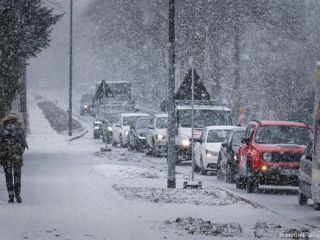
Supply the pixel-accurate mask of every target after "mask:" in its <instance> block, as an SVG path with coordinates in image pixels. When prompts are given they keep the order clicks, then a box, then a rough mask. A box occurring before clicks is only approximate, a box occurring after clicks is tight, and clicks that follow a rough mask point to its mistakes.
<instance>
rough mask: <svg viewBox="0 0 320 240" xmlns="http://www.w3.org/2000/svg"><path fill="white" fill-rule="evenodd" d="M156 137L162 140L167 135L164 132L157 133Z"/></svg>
mask: <svg viewBox="0 0 320 240" xmlns="http://www.w3.org/2000/svg"><path fill="white" fill-rule="evenodd" d="M156 138H157V139H158V140H162V139H165V138H166V136H164V135H163V134H157V135H156Z"/></svg>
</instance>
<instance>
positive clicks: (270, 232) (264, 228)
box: [254, 222, 311, 239]
mask: <svg viewBox="0 0 320 240" xmlns="http://www.w3.org/2000/svg"><path fill="white" fill-rule="evenodd" d="M254 237H255V238H266V237H267V238H271V239H276V238H286V239H310V237H311V231H310V229H308V228H304V227H300V228H299V229H297V228H286V227H283V226H281V225H277V224H272V223H266V222H257V223H256V225H255V226H254Z"/></svg>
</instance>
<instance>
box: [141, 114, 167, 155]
mask: <svg viewBox="0 0 320 240" xmlns="http://www.w3.org/2000/svg"><path fill="white" fill-rule="evenodd" d="M167 127H168V114H166V113H159V114H155V115H154V116H153V117H152V119H151V121H150V125H149V126H148V131H147V152H146V153H147V154H153V155H161V154H164V153H166V152H167Z"/></svg>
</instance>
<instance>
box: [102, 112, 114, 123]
mask: <svg viewBox="0 0 320 240" xmlns="http://www.w3.org/2000/svg"><path fill="white" fill-rule="evenodd" d="M116 117H117V116H116V115H111V114H105V116H104V119H105V121H106V122H107V123H109V124H111V123H114V121H115V119H116Z"/></svg>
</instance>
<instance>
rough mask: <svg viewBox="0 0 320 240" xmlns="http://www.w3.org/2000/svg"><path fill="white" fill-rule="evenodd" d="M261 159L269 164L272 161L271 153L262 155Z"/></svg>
mask: <svg viewBox="0 0 320 240" xmlns="http://www.w3.org/2000/svg"><path fill="white" fill-rule="evenodd" d="M262 159H263V160H264V161H267V162H270V161H271V160H272V153H271V152H265V153H264V154H263V155H262Z"/></svg>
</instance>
